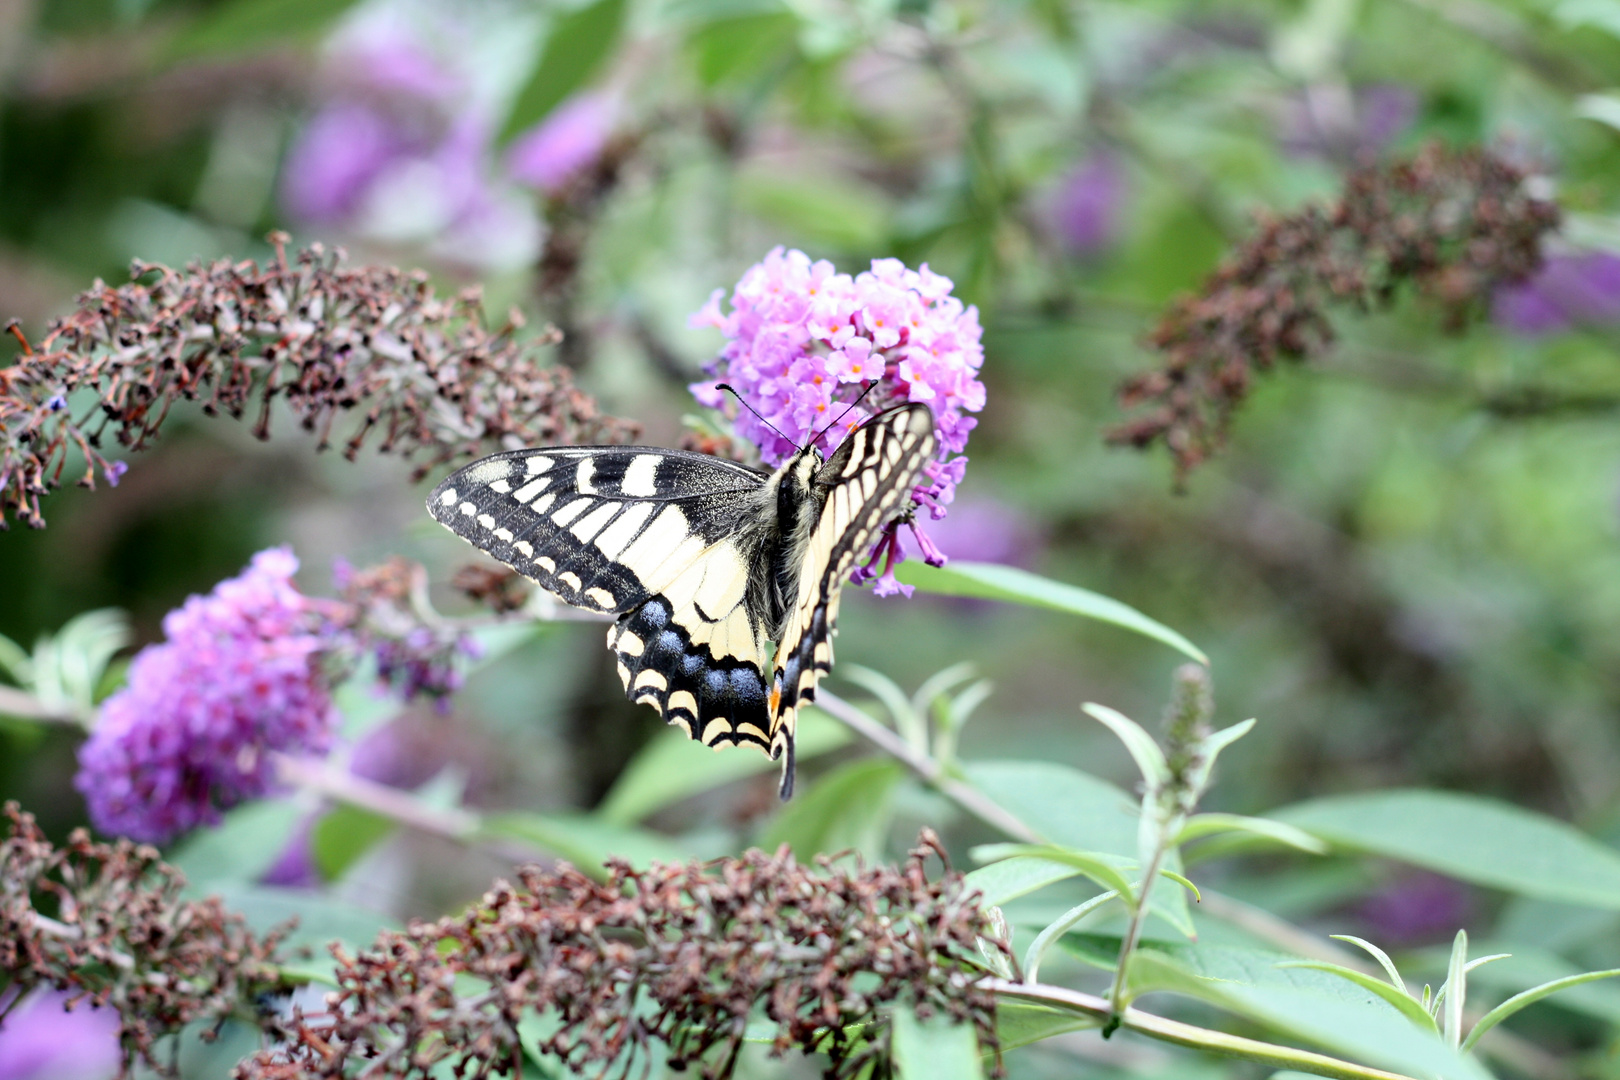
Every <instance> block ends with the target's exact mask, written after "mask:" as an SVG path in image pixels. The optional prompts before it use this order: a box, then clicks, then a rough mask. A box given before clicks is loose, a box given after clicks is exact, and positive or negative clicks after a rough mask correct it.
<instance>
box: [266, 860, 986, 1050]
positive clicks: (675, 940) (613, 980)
mask: <svg viewBox="0 0 1620 1080" xmlns="http://www.w3.org/2000/svg"><path fill="white" fill-rule="evenodd" d="M930 854H935V855H939V856H940V857H941V858H942V859H943V851H942V850H941V849H940V847H939V842H938V840H937V839H936V838H935V837H934V836H933V834H932V833H928V832H925V833H924V834H923V837H922V840H921V846H920V847H919V848H918V849H917V850H916V851H914V852H912V854H911V857H910V858H909V859H908V860H907V861H906V863H905V864H904V865H903V866H900V867H876V868H872V869H861V868H857V869H855V870H850V869H849V868H847V867H844V866H842V865H836V864H833V863H831V862H829V861H828V860H826V859H818V860H817V865H816V866H814V867H808V866H801V865H799V864H798V863H797V862H795V861H794V859H793V856H792V855H791V854H789V852H788V850H787V847H786V846H785V845H784V846H783V847H782V849H781V850H779V851H778V852H777V853H776V854H774V855H766V854H765V853H764V852H761V851H757V850H755V851H750V852H748V853H747V854H745V855H743V856H742V857H741V858H735V859H722V860H719V861H717V862H715V863H711V864H709V865H703V864H698V863H693V864H688V865H685V866H655V867H653V868H652V869H650V870H646V871H635V870H631V869H630V868H629V867H628V866H627V865H625V864H623V863H615V864H611V865H610V874H609V877H608V880H607V881H606V882H596V881H593V880H592V879H590V878H589V877H587V876H585V875H584V874H582V873H580V872H578V871H577V870H574V869H573V868H571V867H568V866H566V865H563V866H560V867H558V868H557V869H555V870H540V869H537V868H532V867H531V868H528V869H525V870H524V871H522V873H521V878H520V880H521V885H520V886H517V887H514V886H511V885H507V884H505V883H499V884H497V885H496V886H495V888H494V889H492V890H491V891H490V892H489V893H487V894H486V895H485V896H484V898H483V900H482V901H481V902H480V903H478V904H477V905H475V906H474V907H473V908H472V909H471V910H470V911H469V912H468V913H467V914H466V915H464V916H461V917H458V918H450V919H443V920H441V921H439V922H437V923H418V924H415V925H413V926H412V927H411V928H410V929H409V930H407V931H405V932H404V933H384V934H383V935H382V936H380V937H379V938H378V940H377V943H376V944H375V945H374V946H373V947H372V948H370V949H368V950H366V951H365V952H363V953H361V954H360V955H359V956H356V957H352V958H351V957H346V956H340V957H339V961H340V966H339V969H338V982H339V986H340V989H339V991H338V992H337V993H336V994H333V995H331V996H330V997H329V998H328V1003H329V1008H328V1011H327V1012H325V1013H322V1014H318V1015H305V1014H302V1013H296V1012H295V1014H294V1016H293V1018H292V1020H291V1021H290V1022H289V1023H288V1024H287V1025H286V1027H287V1031H286V1033H285V1034H286V1038H285V1041H284V1042H283V1043H282V1044H281V1045H279V1046H277V1047H275V1048H273V1049H270V1050H266V1051H264V1052H261V1053H260V1054H258V1055H256V1056H255V1057H253V1058H250V1059H249V1060H248V1061H246V1062H244V1063H243V1064H242V1065H241V1066H239V1067H238V1069H237V1073H236V1075H237V1077H238V1078H239V1080H291V1078H294V1077H297V1078H304V1077H340V1076H344V1075H346V1071H347V1070H348V1069H349V1068H350V1067H352V1066H359V1065H361V1064H362V1063H363V1066H364V1069H365V1070H366V1075H376V1076H388V1077H401V1078H403V1077H421V1078H424V1080H425V1078H426V1077H428V1076H429V1075H440V1073H438V1072H434V1071H433V1070H434V1067H435V1066H436V1065H441V1063H443V1062H448V1061H452V1060H454V1061H458V1064H457V1065H456V1066H453V1067H452V1066H442V1065H441V1068H451V1069H452V1070H453V1073H454V1075H456V1076H462V1077H486V1076H490V1075H514V1074H515V1071H514V1070H513V1068H512V1066H513V1064H514V1063H515V1062H516V1061H518V1059H519V1058H520V1056H521V1053H522V1050H521V1048H520V1045H519V1038H518V1024H519V1021H520V1020H521V1019H522V1018H523V1017H524V1016H525V1015H530V1014H532V1013H533V1012H537V1011H539V1012H545V1013H547V1014H548V1015H549V1016H550V1017H551V1018H552V1019H553V1020H554V1022H553V1023H550V1024H548V1025H547V1026H546V1028H545V1030H546V1031H547V1032H549V1034H542V1035H539V1036H538V1037H537V1046H536V1047H534V1048H537V1049H538V1050H539V1051H540V1052H542V1053H544V1054H546V1055H549V1056H552V1057H555V1058H556V1059H557V1060H558V1061H560V1062H561V1064H562V1065H563V1066H565V1067H566V1068H568V1069H569V1070H581V1069H589V1070H592V1071H594V1072H595V1073H596V1074H597V1075H603V1076H605V1075H609V1074H610V1073H612V1072H613V1071H615V1070H626V1069H629V1068H630V1066H631V1065H632V1064H633V1063H634V1061H635V1060H636V1057H635V1055H636V1054H638V1053H643V1052H645V1051H646V1050H647V1049H648V1047H649V1045H650V1044H651V1043H654V1042H657V1043H662V1044H664V1045H665V1046H666V1047H667V1048H668V1054H669V1058H670V1061H671V1064H673V1065H676V1066H677V1067H684V1066H686V1065H698V1066H700V1067H701V1069H702V1071H703V1075H705V1076H707V1077H710V1078H717V1077H725V1076H729V1075H730V1074H731V1072H732V1069H733V1068H734V1066H735V1065H736V1062H737V1055H738V1052H739V1051H740V1050H741V1048H742V1044H743V1035H744V1029H745V1028H746V1027H747V1024H748V1021H749V1019H750V1017H751V1016H752V1015H754V1014H755V1013H756V1011H763V1014H764V1016H765V1017H766V1018H767V1019H768V1020H769V1021H771V1022H773V1023H774V1024H775V1025H776V1039H775V1045H774V1052H775V1053H782V1052H785V1051H786V1050H788V1049H789V1048H794V1047H796V1048H799V1049H801V1050H807V1051H808V1050H812V1049H813V1050H817V1051H819V1052H822V1053H825V1054H827V1055H828V1056H829V1058H830V1059H831V1064H830V1065H829V1067H828V1075H829V1076H831V1077H853V1076H856V1075H859V1074H860V1072H861V1070H862V1069H863V1068H864V1067H865V1066H866V1065H867V1064H868V1063H869V1062H871V1061H873V1060H874V1059H877V1060H881V1059H882V1057H883V1055H885V1054H886V1053H887V1040H888V1035H887V1030H886V1026H885V1025H881V1024H877V1023H874V1022H875V1021H879V1020H880V1018H881V1015H882V1013H881V1011H880V1010H882V1009H884V1008H886V1007H888V1006H891V1005H909V1006H912V1007H915V1008H918V1009H919V1010H921V1011H925V1012H933V1013H938V1014H944V1015H947V1016H950V1017H952V1018H954V1019H956V1020H958V1021H961V1022H965V1023H970V1024H972V1025H973V1026H974V1028H975V1030H976V1032H977V1034H978V1038H979V1042H980V1045H981V1046H984V1047H986V1048H991V1049H993V1048H994V1047H995V1045H996V1043H995V998H994V997H993V995H992V994H991V992H990V991H989V990H988V989H986V988H985V987H984V986H983V985H982V983H981V982H980V981H979V976H980V975H981V974H982V971H981V969H980V968H979V967H978V966H977V965H976V964H975V962H974V961H975V958H976V957H977V956H978V944H977V943H978V940H979V938H980V937H981V936H990V935H991V934H992V931H991V927H990V920H989V918H988V916H986V914H985V913H984V911H983V910H982V909H981V908H980V906H979V904H978V902H977V894H975V893H972V892H970V891H969V890H967V889H965V888H964V887H963V885H962V879H961V878H960V876H958V875H955V874H951V873H949V872H947V873H946V874H945V876H944V877H942V878H940V879H938V880H933V881H930V880H929V879H928V876H927V874H926V873H925V871H924V860H925V859H926V858H927V856H928V855H930ZM470 986H472V987H477V988H479V989H477V990H476V991H471V990H469V987H470Z"/></svg>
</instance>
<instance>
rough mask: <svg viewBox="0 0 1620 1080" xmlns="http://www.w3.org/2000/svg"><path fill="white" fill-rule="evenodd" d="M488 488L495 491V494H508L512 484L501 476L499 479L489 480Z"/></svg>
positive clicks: (510, 491)
mask: <svg viewBox="0 0 1620 1080" xmlns="http://www.w3.org/2000/svg"><path fill="white" fill-rule="evenodd" d="M489 490H491V491H493V492H495V494H497V495H510V494H511V493H512V485H511V484H508V483H507V482H506V480H505V479H504V478H503V479H500V480H494V481H491V482H490V485H489Z"/></svg>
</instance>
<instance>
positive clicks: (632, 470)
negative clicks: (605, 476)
mask: <svg viewBox="0 0 1620 1080" xmlns="http://www.w3.org/2000/svg"><path fill="white" fill-rule="evenodd" d="M663 460H664V459H663V457H662V456H661V455H659V454H637V455H636V456H635V457H633V458H631V459H630V466H629V468H627V469H625V470H624V480H623V481H621V482H620V484H619V490H620V491H622V492H624V493H625V494H626V495H632V496H635V497H636V498H638V499H645V498H647V497H649V496H652V495H656V494H658V465H659V463H660V462H662V461H663Z"/></svg>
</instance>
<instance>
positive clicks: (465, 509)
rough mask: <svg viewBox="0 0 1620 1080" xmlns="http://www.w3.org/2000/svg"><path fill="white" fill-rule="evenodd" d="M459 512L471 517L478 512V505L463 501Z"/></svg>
mask: <svg viewBox="0 0 1620 1080" xmlns="http://www.w3.org/2000/svg"><path fill="white" fill-rule="evenodd" d="M461 512H462V513H463V514H466V515H467V516H468V517H472V516H473V515H474V514H476V513H478V507H476V506H474V505H473V504H472V503H470V502H464V503H462V504H461Z"/></svg>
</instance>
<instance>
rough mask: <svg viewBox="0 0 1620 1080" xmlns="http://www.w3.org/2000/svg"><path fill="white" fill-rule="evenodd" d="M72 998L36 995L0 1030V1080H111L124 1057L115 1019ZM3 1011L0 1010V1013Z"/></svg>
mask: <svg viewBox="0 0 1620 1080" xmlns="http://www.w3.org/2000/svg"><path fill="white" fill-rule="evenodd" d="M70 1000H72V995H71V994H68V993H66V992H64V991H61V990H45V989H39V990H35V991H34V992H33V993H31V994H29V995H28V997H26V998H25V999H23V1000H22V1001H20V1002H18V1003H17V1005H16V1006H15V1007H14V1008H13V1009H12V1010H11V1012H10V1013H9V1014H8V1015H7V1016H6V1019H5V1021H4V1023H3V1024H0V1080H112V1077H114V1076H117V1075H118V1074H119V1065H120V1064H121V1063H122V1061H123V1051H122V1050H121V1048H120V1046H119V1042H118V1027H119V1024H118V1013H117V1011H115V1010H113V1009H110V1008H100V1009H98V1008H95V1007H94V1006H92V1005H91V1004H90V1003H89V1002H88V1001H80V1002H78V1003H77V1004H75V1006H74V1007H73V1010H72V1011H71V1012H69V1011H68V1010H67V1008H66V1005H67V1002H68V1001H70ZM5 1002H6V999H5V998H3V997H0V1005H4V1004H5ZM0 1011H3V1009H0Z"/></svg>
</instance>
